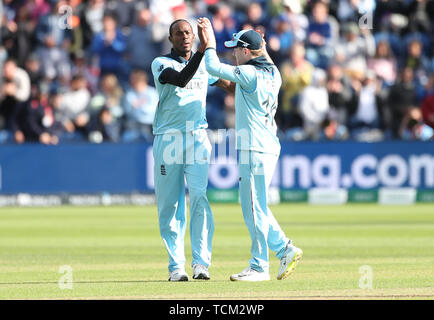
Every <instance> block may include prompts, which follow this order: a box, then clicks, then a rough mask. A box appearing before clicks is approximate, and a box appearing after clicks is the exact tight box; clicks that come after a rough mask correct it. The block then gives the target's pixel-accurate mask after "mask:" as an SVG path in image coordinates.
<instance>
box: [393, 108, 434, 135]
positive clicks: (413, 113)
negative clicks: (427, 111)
mask: <svg viewBox="0 0 434 320" xmlns="http://www.w3.org/2000/svg"><path fill="white" fill-rule="evenodd" d="M399 132H400V137H401V139H403V140H422V141H427V140H430V139H432V138H433V137H434V130H433V128H431V127H430V126H428V125H426V124H425V123H424V122H423V117H422V112H421V110H420V108H419V107H416V106H415V107H411V108H410V109H409V110H408V111H407V113H406V115H405V116H404V119H403V120H402V123H401V128H400V130H399Z"/></svg>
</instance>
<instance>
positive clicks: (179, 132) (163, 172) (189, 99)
mask: <svg viewBox="0 0 434 320" xmlns="http://www.w3.org/2000/svg"><path fill="white" fill-rule="evenodd" d="M194 37H195V36H194V33H193V28H192V26H191V25H190V23H189V22H188V21H187V20H184V19H180V20H176V21H174V22H173V23H172V24H171V26H170V28H169V41H170V42H171V43H172V46H173V48H172V50H171V53H170V54H167V55H165V56H161V57H157V58H155V59H154V61H153V62H152V65H151V69H152V73H153V76H154V80H155V86H156V89H157V91H158V94H159V98H160V100H159V104H158V107H157V110H156V114H155V118H154V123H153V134H154V135H155V138H154V144H153V154H154V184H155V195H156V200H157V206H158V219H159V227H160V234H161V237H162V239H163V242H164V245H165V247H166V250H167V252H168V255H169V266H168V269H169V281H188V279H189V278H188V275H187V273H186V271H185V254H184V237H185V231H186V223H187V216H186V200H185V180H186V181H187V186H188V191H189V196H190V236H191V248H192V264H191V265H192V267H193V279H203V280H208V279H210V274H209V270H208V268H209V266H210V264H211V253H212V238H213V233H214V220H213V215H212V212H211V208H210V205H209V202H208V199H207V196H206V190H207V186H208V167H209V160H210V155H211V143H210V142H209V139H208V136H207V133H206V130H205V129H206V128H207V120H206V109H205V102H206V93H207V87H208V84H210V85H217V86H219V87H220V88H222V89H224V90H228V91H229V90H230V88H231V87H233V84H231V83H230V82H229V81H227V80H222V79H218V78H216V77H213V76H210V75H209V74H208V72H207V71H206V69H205V64H204V61H203V60H202V58H203V53H204V50H205V48H204V46H200V47H199V48H198V50H197V52H196V53H194V54H193V52H192V50H191V49H192V44H193V40H194ZM184 179H185V180H184Z"/></svg>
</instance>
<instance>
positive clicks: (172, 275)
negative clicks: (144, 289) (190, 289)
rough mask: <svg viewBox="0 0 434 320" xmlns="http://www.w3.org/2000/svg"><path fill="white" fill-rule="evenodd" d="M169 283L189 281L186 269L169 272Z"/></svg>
mask: <svg viewBox="0 0 434 320" xmlns="http://www.w3.org/2000/svg"><path fill="white" fill-rule="evenodd" d="M169 281H188V274H187V273H186V272H185V270H184V269H176V270H174V271H172V272H169Z"/></svg>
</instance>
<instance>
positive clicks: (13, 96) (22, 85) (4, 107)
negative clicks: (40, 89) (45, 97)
mask: <svg viewBox="0 0 434 320" xmlns="http://www.w3.org/2000/svg"><path fill="white" fill-rule="evenodd" d="M30 90H31V85H30V79H29V75H28V74H27V72H26V71H25V70H23V69H21V68H19V67H18V66H17V62H16V61H15V60H14V59H12V58H9V59H7V60H6V62H5V63H4V65H3V78H2V84H1V93H0V129H1V128H2V127H3V129H4V130H5V132H4V133H3V134H2V135H3V136H4V137H6V138H7V139H9V140H10V139H11V137H13V139H14V140H15V141H16V142H17V143H22V142H24V134H23V132H22V130H21V129H20V128H19V126H18V125H17V123H18V118H19V117H21V116H22V110H23V108H24V105H25V103H26V102H27V101H28V100H29V98H30V92H31V91H30ZM2 123H3V125H2Z"/></svg>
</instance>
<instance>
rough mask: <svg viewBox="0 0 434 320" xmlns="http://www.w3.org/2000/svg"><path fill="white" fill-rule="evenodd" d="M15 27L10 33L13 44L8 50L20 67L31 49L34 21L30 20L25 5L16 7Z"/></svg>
mask: <svg viewBox="0 0 434 320" xmlns="http://www.w3.org/2000/svg"><path fill="white" fill-rule="evenodd" d="M15 25H16V27H15V28H16V29H15V31H14V32H13V33H12V34H11V36H12V41H13V46H12V47H11V48H10V50H9V56H12V57H15V59H16V60H17V63H18V65H19V66H20V67H23V66H24V62H25V61H26V59H27V57H28V55H29V54H30V53H31V52H32V50H33V41H32V37H33V30H34V29H35V26H36V22H35V21H33V20H31V18H30V12H29V11H28V8H27V7H26V6H22V7H20V8H18V11H17V15H16V24H15Z"/></svg>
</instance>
